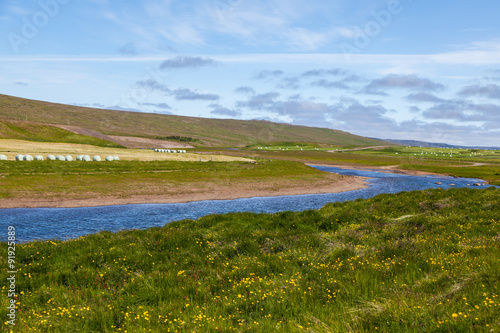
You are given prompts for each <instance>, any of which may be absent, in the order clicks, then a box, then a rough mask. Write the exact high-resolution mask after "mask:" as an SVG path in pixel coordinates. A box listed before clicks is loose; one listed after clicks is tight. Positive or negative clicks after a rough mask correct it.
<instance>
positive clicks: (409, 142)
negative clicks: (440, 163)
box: [380, 139, 500, 150]
mask: <svg viewBox="0 0 500 333" xmlns="http://www.w3.org/2000/svg"><path fill="white" fill-rule="evenodd" d="M380 140H383V141H387V142H390V143H394V144H398V145H403V146H411V147H430V148H457V149H488V150H500V147H482V146H457V145H449V144H447V143H436V142H425V141H417V140H392V139H380Z"/></svg>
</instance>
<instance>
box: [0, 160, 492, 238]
mask: <svg viewBox="0 0 500 333" xmlns="http://www.w3.org/2000/svg"><path fill="white" fill-rule="evenodd" d="M316 168H317V169H319V170H322V171H326V172H335V173H339V174H342V175H354V176H363V177H369V178H370V179H369V180H368V184H369V187H368V188H364V189H360V190H355V191H348V192H342V193H331V194H308V195H293V196H278V197H256V198H248V199H236V200H208V201H197V202H190V203H177V204H140V205H120V206H102V207H83V208H16V209H0V241H7V228H8V226H14V227H15V228H16V241H17V242H28V241H33V240H48V239H71V238H77V237H80V236H84V235H87V234H92V233H97V232H100V231H103V230H108V231H118V230H124V229H146V228H150V227H156V226H164V225H165V224H167V223H169V222H171V221H178V220H183V219H197V218H199V217H202V216H205V215H210V214H224V213H229V212H255V213H276V212H280V211H286V210H294V211H302V210H307V209H318V208H321V207H323V206H324V205H325V204H327V203H329V202H341V201H347V200H355V199H358V198H364V199H366V198H371V197H373V196H375V195H377V194H381V193H397V192H402V191H414V190H425V189H429V188H443V189H448V188H452V187H455V188H459V187H472V185H473V184H474V183H484V181H482V180H480V179H470V178H452V177H445V176H409V175H402V174H395V173H386V172H377V171H366V170H351V169H340V168H334V167H320V166H316ZM436 183H442V184H440V185H438V184H436ZM452 184H454V185H452ZM468 184H469V185H468ZM486 186H487V185H486ZM486 186H481V187H479V188H485V187H486ZM2 230H3V232H2Z"/></svg>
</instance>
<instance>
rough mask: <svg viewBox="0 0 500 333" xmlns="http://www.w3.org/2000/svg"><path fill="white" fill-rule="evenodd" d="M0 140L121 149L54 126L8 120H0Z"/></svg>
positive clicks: (109, 143) (112, 143)
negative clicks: (77, 144) (75, 144)
mask: <svg viewBox="0 0 500 333" xmlns="http://www.w3.org/2000/svg"><path fill="white" fill-rule="evenodd" d="M0 139H19V140H28V141H40V142H61V143H79V144H88V145H93V146H100V147H115V148H119V147H121V146H120V145H117V144H116V143H114V142H110V141H106V140H102V139H98V138H94V137H91V136H87V135H80V134H75V133H72V132H70V131H66V130H64V129H62V128H58V127H55V126H50V125H43V124H38V123H33V122H27V121H16V120H8V119H0Z"/></svg>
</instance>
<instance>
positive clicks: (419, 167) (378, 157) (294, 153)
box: [208, 143, 500, 185]
mask: <svg viewBox="0 0 500 333" xmlns="http://www.w3.org/2000/svg"><path fill="white" fill-rule="evenodd" d="M336 149H339V150H342V149H340V148H336ZM208 151H211V152H216V151H219V152H221V151H220V150H215V149H212V150H208ZM222 153H223V154H231V155H235V156H252V157H260V158H274V159H282V160H291V161H301V162H304V163H311V164H315V163H316V164H331V165H341V166H345V167H368V168H369V167H387V166H395V167H397V169H400V170H409V171H425V172H432V173H440V174H446V175H450V176H456V177H466V178H481V179H484V180H486V181H488V182H489V183H490V184H492V185H500V151H496V150H477V149H441V148H418V147H400V146H393V147H385V148H370V149H363V150H345V151H336V150H335V149H332V148H318V147H315V146H314V145H304V146H298V147H297V145H284V144H283V143H281V144H280V145H275V146H271V145H269V146H265V145H259V146H252V147H249V148H247V149H244V150H241V151H231V152H228V151H223V152H222Z"/></svg>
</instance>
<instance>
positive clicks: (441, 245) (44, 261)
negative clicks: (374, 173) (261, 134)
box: [0, 188, 500, 333]
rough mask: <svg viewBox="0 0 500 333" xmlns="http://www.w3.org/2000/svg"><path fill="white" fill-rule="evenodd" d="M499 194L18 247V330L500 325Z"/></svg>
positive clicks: (362, 203)
mask: <svg viewBox="0 0 500 333" xmlns="http://www.w3.org/2000/svg"><path fill="white" fill-rule="evenodd" d="M499 194H500V189H494V188H490V189H485V190H473V189H451V190H447V191H445V190H441V189H435V190H427V191H418V192H403V193H399V194H390V195H389V194H387V195H379V196H377V197H374V198H371V199H368V200H356V201H352V202H345V203H333V204H328V205H326V206H325V207H323V208H322V209H319V210H311V211H305V212H283V213H277V214H252V213H234V214H227V215H212V216H207V217H203V218H200V219H198V220H185V221H179V222H173V223H170V224H167V225H165V226H164V227H161V228H151V229H147V230H141V231H139V230H129V231H123V232H118V233H110V232H101V233H98V234H94V235H90V236H86V237H81V238H78V239H74V240H68V241H58V240H54V241H43V242H42V241H39V242H31V243H25V244H18V245H17V247H16V265H17V269H18V278H17V281H16V283H17V284H16V288H17V292H18V300H17V301H18V305H19V308H18V310H17V320H18V321H17V325H16V326H15V327H14V332H31V331H33V332H378V331H379V332H398V333H399V332H499V331H500V316H499V313H500V296H499V291H500V238H499V237H500V219H499V216H500V215H499V209H498V207H500V195H499ZM0 247H1V250H0V251H2V253H6V251H7V248H6V247H7V246H6V243H2V244H1V245H0ZM0 265H1V266H3V267H7V261H6V257H5V256H3V255H2V256H0ZM0 278H1V279H2V280H4V281H5V279H6V272H5V270H1V271H0ZM2 288H3V290H2V293H1V295H2V296H1V301H0V302H1V307H0V317H1V318H6V303H5V302H6V290H5V288H6V287H5V286H3V287H2ZM0 326H1V329H2V330H6V329H7V325H6V323H5V322H4V321H2V323H1V324H0Z"/></svg>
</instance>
